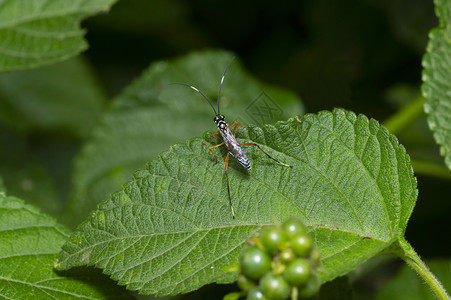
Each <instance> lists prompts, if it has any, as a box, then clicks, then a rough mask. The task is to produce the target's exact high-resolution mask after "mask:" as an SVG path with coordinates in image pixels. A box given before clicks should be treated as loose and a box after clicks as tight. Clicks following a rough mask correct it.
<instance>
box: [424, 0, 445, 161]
mask: <svg viewBox="0 0 451 300" xmlns="http://www.w3.org/2000/svg"><path fill="white" fill-rule="evenodd" d="M435 9H436V14H437V17H438V18H439V23H440V24H439V26H438V27H436V28H434V29H432V30H431V32H430V33H429V43H428V46H427V52H426V54H425V55H424V57H423V67H424V69H423V74H422V77H423V82H424V83H423V86H422V92H423V95H424V97H425V98H426V103H425V105H424V109H425V111H426V113H427V114H428V123H429V127H430V128H431V129H432V130H433V131H434V138H435V140H436V142H437V143H438V144H439V145H440V146H441V148H440V150H441V154H442V155H443V156H444V157H445V163H446V165H447V166H448V168H449V169H451V128H450V126H449V124H451V94H450V93H449V86H450V82H451V2H450V1H447V0H435Z"/></svg>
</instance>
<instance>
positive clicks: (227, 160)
mask: <svg viewBox="0 0 451 300" xmlns="http://www.w3.org/2000/svg"><path fill="white" fill-rule="evenodd" d="M229 155H230V153H229V152H227V156H226V159H225V164H224V173H225V175H226V179H227V194H228V195H229V204H230V210H231V211H232V218H233V219H235V211H234V210H233V205H232V198H231V197H230V185H229V175H228V174H227V166H228V164H229Z"/></svg>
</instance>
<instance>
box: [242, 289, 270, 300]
mask: <svg viewBox="0 0 451 300" xmlns="http://www.w3.org/2000/svg"><path fill="white" fill-rule="evenodd" d="M267 299H268V298H266V297H265V296H264V295H263V293H262V291H261V290H260V288H258V287H256V288H253V289H252V290H250V291H249V292H248V293H247V297H246V300H267Z"/></svg>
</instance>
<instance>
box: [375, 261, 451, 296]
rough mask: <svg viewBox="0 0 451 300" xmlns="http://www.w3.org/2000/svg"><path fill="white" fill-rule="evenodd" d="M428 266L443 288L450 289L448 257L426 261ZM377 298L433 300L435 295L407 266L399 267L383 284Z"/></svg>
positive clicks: (450, 265)
mask: <svg viewBox="0 0 451 300" xmlns="http://www.w3.org/2000/svg"><path fill="white" fill-rule="evenodd" d="M428 266H429V267H430V269H431V271H432V272H433V273H434V274H435V275H436V276H437V278H438V279H439V280H440V281H441V282H442V283H443V285H444V287H445V289H447V290H448V291H449V290H451V262H450V260H449V259H442V260H432V261H428ZM376 299H377V300H385V299H390V300H402V299H409V300H428V299H430V300H434V299H437V298H436V296H435V295H434V294H433V293H432V292H431V289H430V287H429V286H428V285H425V284H424V282H423V281H422V280H421V278H420V277H418V275H417V274H416V273H415V272H414V271H413V270H412V269H411V268H409V266H407V265H404V266H402V267H401V270H400V271H399V273H398V275H396V277H395V278H394V279H392V280H391V281H390V282H389V283H387V284H385V285H384V286H383V287H382V289H381V290H379V291H378V293H377V295H376Z"/></svg>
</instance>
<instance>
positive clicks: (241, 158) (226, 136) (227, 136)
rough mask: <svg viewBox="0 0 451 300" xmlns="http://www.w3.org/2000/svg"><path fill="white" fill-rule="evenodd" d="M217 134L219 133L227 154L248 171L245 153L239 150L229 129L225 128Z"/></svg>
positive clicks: (238, 145)
mask: <svg viewBox="0 0 451 300" xmlns="http://www.w3.org/2000/svg"><path fill="white" fill-rule="evenodd" d="M219 132H220V133H221V136H222V139H223V140H224V143H225V145H226V146H227V149H228V150H229V153H230V154H232V156H233V157H235V158H236V159H237V160H238V162H239V163H240V164H241V165H242V166H243V167H245V168H247V169H250V168H251V163H250V162H249V159H247V156H246V152H244V150H243V148H241V146H240V144H239V143H238V141H237V140H236V138H235V136H234V135H233V133H232V131H231V130H230V128H229V127H228V126H227V127H225V128H224V129H222V130H219Z"/></svg>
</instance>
